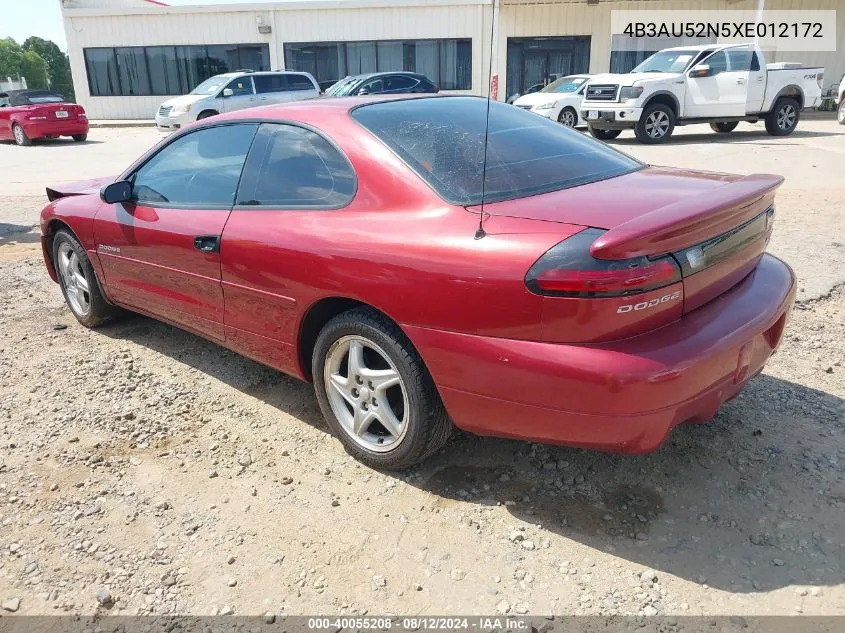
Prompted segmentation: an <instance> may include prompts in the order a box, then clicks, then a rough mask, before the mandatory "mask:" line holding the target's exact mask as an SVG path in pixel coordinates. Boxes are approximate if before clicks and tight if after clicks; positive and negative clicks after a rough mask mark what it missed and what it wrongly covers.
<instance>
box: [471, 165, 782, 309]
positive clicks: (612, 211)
mask: <svg viewBox="0 0 845 633" xmlns="http://www.w3.org/2000/svg"><path fill="white" fill-rule="evenodd" d="M782 182H783V178H781V177H780V176H772V175H766V174H755V175H751V176H736V175H728V174H719V173H709V172H699V171H691V170H684V169H672V168H665V167H647V168H645V169H642V170H640V171H637V172H634V173H631V174H627V175H625V176H620V177H618V178H612V179H609V180H604V181H600V182H595V183H591V184H589V185H584V186H580V187H573V188H571V189H564V190H561V191H556V192H552V193H548V194H543V195H538V196H533V197H529V198H521V199H517V200H509V201H506V202H499V203H494V204H486V205H484V211H485V213H490V214H492V215H510V216H515V217H523V218H529V219H534V220H543V221H549V222H561V223H566V224H576V225H580V226H584V227H593V228H598V229H604V230H605V232H604V233H603V234H601V235H600V236H599V237H598V238H597V239H596V240H595V241H594V242H593V243H592V244H591V246H590V254H591V255H592V257H593V258H595V259H597V260H631V259H632V258H638V257H648V258H657V257H660V256H666V255H671V256H672V257H674V259H675V260H676V261H677V262H678V264H679V266H680V268H681V273H682V280H683V293H684V303H683V313H686V312H689V311H691V310H694V309H696V308H698V307H700V306H701V305H703V304H704V303H707V302H708V301H710V300H711V299H714V298H715V297H717V296H719V295H720V294H722V293H724V292H725V291H727V290H728V289H730V288H731V287H733V286H734V285H736V284H737V283H738V282H739V281H740V280H742V279H743V278H744V277H745V276H746V275H748V273H750V272H751V271H752V270H753V269H754V268H755V267H756V266H757V263H758V262H759V261H760V257H761V256H762V254H763V252H764V251H765V249H766V245H767V244H768V241H769V237H770V236H771V230H772V222H773V214H774V194H775V190H776V189H777V187H778V186H780V184H781V183H782ZM474 209H475V210H478V207H475V208H474Z"/></svg>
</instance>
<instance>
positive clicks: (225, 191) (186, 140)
mask: <svg viewBox="0 0 845 633" xmlns="http://www.w3.org/2000/svg"><path fill="white" fill-rule="evenodd" d="M257 128H258V126H257V125H246V124H238V125H221V126H215V127H210V128H205V129H201V130H197V131H196V132H191V133H189V134H186V135H185V136H182V137H180V138H178V139H176V140H175V141H173V142H172V143H170V144H168V145H165V146H164V147H163V148H162V149H161V150H160V151H159V152H158V154H156V155H155V156H153V157H152V158H151V159H150V160H148V161H147V162H146V163H144V164H143V165H142V166H141V167H140V169H138V171H136V172H135V174H134V175H133V176H132V178H131V180H132V200H133V201H135V202H137V203H138V204H149V205H153V206H176V207H179V206H191V207H205V208H212V207H231V206H232V205H233V204H234V201H235V192H236V191H237V188H238V181H239V180H240V177H241V171H242V170H243V166H244V161H245V160H246V154H247V152H248V151H249V147H250V145H251V144H252V139H253V137H254V136H255V132H256V129H257Z"/></svg>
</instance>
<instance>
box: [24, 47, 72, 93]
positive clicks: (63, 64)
mask: <svg viewBox="0 0 845 633" xmlns="http://www.w3.org/2000/svg"><path fill="white" fill-rule="evenodd" d="M23 50H25V51H31V52H33V53H36V54H37V55H39V56H40V57H41V58H42V59H43V60H44V61H45V62H46V63H47V76H48V77H49V78H50V88H51V89H53V90H55V91H56V92H58V93H59V94H60V95H62V96H63V97H65V98H66V99H70V100H71V101H73V100H74V99H75V97H76V95H75V94H74V92H73V79H72V78H71V75H70V62H69V61H68V58H67V55H65V54H64V53H63V52H62V50H61V49H60V48H59V47H58V46H57V45H56V43H55V42H53V41H51V40H45V39H42V38H40V37H36V36H35V35H33V36H31V37H28V38H26V41H25V42H24V43H23ZM27 80H29V77H27Z"/></svg>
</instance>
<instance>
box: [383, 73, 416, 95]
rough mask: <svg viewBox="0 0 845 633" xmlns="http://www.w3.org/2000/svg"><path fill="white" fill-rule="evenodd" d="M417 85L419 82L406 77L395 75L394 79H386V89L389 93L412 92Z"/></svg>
mask: <svg viewBox="0 0 845 633" xmlns="http://www.w3.org/2000/svg"><path fill="white" fill-rule="evenodd" d="M417 83H419V82H418V81H417V80H416V79H412V78H411V77H408V76H406V75H393V76H392V77H386V78H385V80H384V89H385V90H387V91H390V90H411V89H412V88H415V87H416V85H417Z"/></svg>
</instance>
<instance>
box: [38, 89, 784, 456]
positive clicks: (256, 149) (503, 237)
mask: <svg viewBox="0 0 845 633" xmlns="http://www.w3.org/2000/svg"><path fill="white" fill-rule="evenodd" d="M487 107H488V105H487V102H486V101H485V100H484V99H480V98H476V97H422V98H412V97H405V98H392V99H384V98H367V99H354V100H352V99H325V100H320V101H308V102H297V103H290V104H285V105H280V106H278V105H277V106H269V107H266V108H256V109H252V110H249V111H247V112H243V111H242V112H237V113H233V114H231V115H229V114H224V115H221V116H215V117H213V118H210V119H207V120H205V121H202V122H201V123H198V124H196V125H192V126H190V127H188V128H185V129H183V130H182V131H180V132H179V133H177V134H174V135H172V136H170V137H169V138H167V139H166V140H164V141H163V142H161V143H160V144H159V145H157V146H156V147H154V148H153V149H152V150H151V151H149V152H148V153H147V154H146V155H144V156H143V157H141V158H140V159H139V160H138V161H137V162H136V163H135V164H133V165H132V166H131V167H129V169H127V170H126V171H125V172H124V173H123V174H121V175H120V176H119V177H117V178H115V177H110V178H102V179H97V180H91V181H86V182H81V183H74V184H71V185H65V186H57V187H50V188H48V189H47V193H48V196H49V198H50V200H51V202H50V204H49V205H48V206H47V207H46V208H45V209H44V211H43V212H42V217H41V231H42V240H43V247H44V262H45V263H46V265H47V269H48V271H49V273H50V276H51V277H52V278H53V280H55V281H57V282H58V283H59V285H60V286H61V289H62V292H63V293H64V296H65V299H66V300H67V304H68V306H69V307H70V309H71V311H72V312H73V313H74V315H75V316H76V318H77V319H78V320H79V321H80V322H81V323H82V324H83V325H85V326H88V327H95V326H98V325H101V324H103V323H105V322H106V321H108V320H109V319H111V318H113V317H114V316H116V315H117V314H118V313H119V312H120V310H121V309H126V310H131V311H132V312H140V313H142V314H146V315H149V316H152V317H155V318H157V319H161V320H163V321H166V322H168V323H172V324H174V325H176V326H178V327H181V328H184V329H186V330H189V331H191V332H194V333H196V334H199V335H201V336H204V337H206V338H209V339H211V340H213V341H215V342H218V343H220V344H221V345H225V346H226V347H228V348H230V349H232V350H235V351H237V352H239V353H241V354H243V355H245V356H248V357H250V358H252V359H255V360H257V361H259V362H261V363H264V364H266V365H269V366H271V367H274V368H276V369H278V370H280V371H283V372H285V373H288V374H292V375H294V376H297V377H299V378H301V379H303V380H307V381H313V382H314V389H315V391H316V394H317V399H318V401H319V403H320V408H321V409H322V412H323V414H324V415H325V418H326V420H327V422H328V424H329V426H330V427H331V429H332V431H333V432H334V433H335V434H336V435H337V436H338V438H339V439H340V440H341V442H343V444H344V445H345V447H346V448H347V450H348V451H349V452H350V453H352V454H353V455H354V456H355V457H357V458H358V459H360V460H361V461H363V462H365V463H367V464H370V465H372V466H374V467H378V468H403V467H407V466H409V465H411V464H415V463H417V462H419V461H420V460H422V459H423V458H425V457H426V456H428V455H430V454H431V453H432V452H434V451H436V450H437V449H438V448H439V447H441V446H442V445H443V444H444V442H445V441H446V439H447V437H448V435H449V431H450V429H451V428H452V425H453V424H454V425H455V426H458V427H459V428H461V429H465V430H467V431H471V432H473V433H478V434H482V435H497V436H502V437H512V438H522V439H528V440H535V441H542V442H551V443H556V444H567V445H571V446H581V447H588V448H596V449H605V450H611V451H618V452H624V453H637V452H644V451H651V450H653V449H655V448H657V447H658V446H660V444H661V443H662V442H663V441H664V440H665V438H666V436H667V434H668V433H669V431H670V430H671V429H672V428H673V427H674V426H675V425H677V424H680V423H682V422H703V421H706V420H708V419H709V418H710V417H712V416H713V415H714V413H715V412H716V410H717V409H718V407H719V405H720V404H721V403H723V402H725V401H726V400H729V399H731V398H733V397H734V396H735V395H736V394H737V393H739V391H740V390H741V389H742V388H743V387H744V386H745V385H746V384H747V383H748V381H749V380H750V379H751V378H752V377H754V376H755V375H756V374H757V373H758V372H760V370H761V369H762V368H763V365H764V364H765V363H766V361H767V359H768V358H769V357H770V356H771V355H772V353H773V352H774V350H775V349H776V348H777V346H778V343H779V342H780V339H781V334H782V333H783V329H784V325H785V323H786V320H787V317H788V314H789V311H790V309H791V307H792V303H793V300H794V294H795V280H794V276H793V274H792V271H791V269H790V268H789V267H788V266H787V265H786V264H784V263H783V262H781V261H780V260H778V259H776V258H775V257H772V256H771V255H768V254H766V253H764V251H765V249H766V245H767V243H768V240H769V237H770V235H771V232H772V223H773V219H774V194H775V189H776V188H777V187H778V186H779V185H780V183H781V182H782V179H781V178H779V177H777V176H768V175H753V176H744V177H743V176H731V175H727V174H716V173H707V172H697V171H689V170H683V169H672V168H666V167H650V166H647V165H643V164H641V163H639V162H637V161H635V160H634V159H632V158H629V157H628V156H626V155H624V154H621V153H619V152H617V151H615V150H613V149H611V148H609V147H607V146H606V145H604V144H602V143H600V142H597V141H594V140H592V139H590V138H587V137H586V136H583V135H581V134H579V133H578V132H574V131H572V130H570V129H568V128H566V127H564V126H562V125H559V124H557V123H554V122H552V121H549V120H547V119H544V118H542V117H538V116H534V115H533V114H531V113H528V112H525V111H523V110H521V109H519V108H514V107H512V106H508V105H505V104H500V103H495V102H493V103H491V104H490V106H489V107H490V111H489V134H488V135H485V127H486V121H485V118H486V113H487ZM485 144H486V145H487V146H486V148H485ZM485 155H486V163H487V168H486V172H485V171H483V170H482V164H483V161H484V158H485ZM483 174H486V175H485V176H484V177H483Z"/></svg>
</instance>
